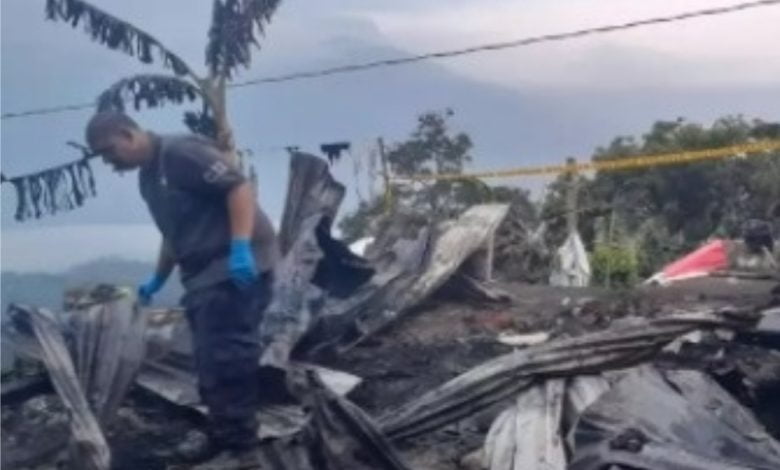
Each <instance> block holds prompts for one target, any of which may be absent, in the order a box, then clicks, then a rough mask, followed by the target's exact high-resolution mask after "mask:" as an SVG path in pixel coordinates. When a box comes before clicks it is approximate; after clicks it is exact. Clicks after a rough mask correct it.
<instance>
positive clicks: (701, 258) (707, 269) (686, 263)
mask: <svg viewBox="0 0 780 470" xmlns="http://www.w3.org/2000/svg"><path fill="white" fill-rule="evenodd" d="M728 265H729V260H728V253H727V249H726V242H725V241H724V240H713V241H711V242H709V243H707V244H706V245H703V246H701V247H699V248H698V249H697V250H696V251H693V252H691V253H689V254H687V255H685V256H683V257H682V258H680V259H678V260H677V261H675V262H673V263H671V264H668V265H666V267H664V270H663V275H664V277H665V278H666V279H667V280H671V279H673V278H677V277H689V276H695V275H697V274H699V275H704V274H709V273H711V272H713V271H717V270H719V269H724V268H727V267H728Z"/></svg>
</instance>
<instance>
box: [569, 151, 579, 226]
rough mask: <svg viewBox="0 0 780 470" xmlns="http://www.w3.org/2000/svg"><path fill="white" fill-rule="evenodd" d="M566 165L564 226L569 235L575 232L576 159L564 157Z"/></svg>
mask: <svg viewBox="0 0 780 470" xmlns="http://www.w3.org/2000/svg"><path fill="white" fill-rule="evenodd" d="M566 166H567V172H566V175H567V179H568V185H567V186H566V228H567V230H568V233H569V235H572V234H574V233H576V232H577V196H578V195H577V192H578V189H579V188H578V181H577V167H576V161H575V160H574V159H573V158H571V157H569V158H567V159H566Z"/></svg>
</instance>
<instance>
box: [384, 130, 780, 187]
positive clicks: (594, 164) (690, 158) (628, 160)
mask: <svg viewBox="0 0 780 470" xmlns="http://www.w3.org/2000/svg"><path fill="white" fill-rule="evenodd" d="M779 149H780V140H764V141H759V142H752V143H747V144H740V145H732V146H729V147H719V148H714V149H706V150H692V151H686V152H678V153H667V154H660V155H643V156H637V157H625V158H616V159H612V160H599V161H589V162H577V163H564V164H559V165H544V166H535V167H525V168H513V169H509V170H496V171H482V172H475V173H441V174H427V175H426V174H417V175H408V176H402V175H396V176H394V177H393V178H392V180H393V181H396V182H414V181H427V180H460V179H466V178H511V177H516V176H538V175H550V174H558V173H574V172H580V171H616V170H630V169H635V168H646V167H652V166H666V165H678V164H683V163H691V162H698V161H703V160H715V159H719V158H728V157H732V156H736V155H740V156H748V155H750V154H755V153H758V152H767V151H771V150H779Z"/></svg>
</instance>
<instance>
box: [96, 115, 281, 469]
mask: <svg viewBox="0 0 780 470" xmlns="http://www.w3.org/2000/svg"><path fill="white" fill-rule="evenodd" d="M86 136H87V142H88V143H89V146H90V147H91V148H92V150H93V151H95V152H97V153H99V154H101V155H102V156H103V159H104V160H105V161H106V162H107V163H109V164H111V165H112V166H113V167H114V168H115V169H117V170H119V171H124V170H131V169H136V168H138V169H140V172H139V185H140V191H141V196H142V197H143V199H144V201H146V204H147V206H148V208H149V211H150V213H151V215H152V218H153V219H154V222H155V224H156V225H157V227H158V228H159V230H160V232H161V233H162V238H163V242H162V246H161V248H160V255H159V260H158V263H157V269H156V272H155V273H154V274H153V275H152V277H151V278H150V279H149V280H148V281H146V282H145V283H143V284H142V285H141V286H140V287H139V289H138V293H139V299H140V301H141V302H147V303H148V302H150V301H151V298H152V296H153V295H154V294H155V293H156V292H157V291H158V290H160V289H161V288H162V286H163V284H164V283H165V280H166V279H167V278H168V276H169V275H170V273H171V271H172V270H173V268H174V266H178V267H179V270H180V275H181V280H182V284H183V285H184V287H185V290H186V295H185V297H184V300H183V303H184V306H185V308H186V312H187V319H188V321H189V325H190V328H191V331H192V338H193V349H194V356H195V364H196V368H197V372H198V380H199V390H200V394H201V399H202V400H203V402H204V403H205V404H206V405H207V407H208V410H209V417H210V427H209V433H208V439H200V440H198V439H195V440H194V442H193V441H192V440H191V442H190V445H183V446H180V447H181V448H180V457H182V458H184V459H186V460H191V461H200V460H205V459H208V458H210V457H213V456H215V455H216V454H217V453H219V452H221V451H222V450H229V451H232V452H233V453H237V454H239V455H244V456H246V455H251V454H253V449H254V447H255V446H256V445H257V437H256V436H257V426H258V423H257V422H256V418H255V411H256V410H255V408H256V404H257V402H256V400H257V396H258V392H259V390H258V382H257V375H256V371H257V361H258V358H259V354H260V351H259V342H258V334H257V328H258V326H259V322H260V319H261V316H262V313H263V310H264V309H265V308H266V307H267V305H268V303H269V302H270V300H271V288H272V277H273V267H274V264H275V263H276V260H277V257H278V248H277V242H276V236H275V234H274V231H273V227H272V226H271V224H270V222H269V220H268V218H267V216H266V215H265V214H264V213H263V212H262V211H261V210H260V208H259V207H258V205H257V202H256V200H255V195H254V191H253V188H252V187H251V184H250V183H249V182H248V181H247V179H246V178H245V177H244V176H243V175H242V173H241V172H240V171H239V169H238V168H237V167H236V166H235V165H233V164H232V163H230V162H228V161H227V160H226V159H225V158H224V157H223V155H222V154H221V152H220V151H219V149H218V148H217V147H216V145H215V143H214V142H213V141H211V140H209V139H206V138H204V137H200V136H197V135H182V136H159V135H156V134H154V133H152V132H148V131H145V130H143V129H141V128H140V127H138V125H137V124H136V123H135V122H134V121H133V120H132V119H131V118H129V117H128V116H126V115H125V114H122V113H118V112H101V113H98V114H96V115H95V116H93V117H92V119H91V120H90V121H89V124H88V125H87V131H86Z"/></svg>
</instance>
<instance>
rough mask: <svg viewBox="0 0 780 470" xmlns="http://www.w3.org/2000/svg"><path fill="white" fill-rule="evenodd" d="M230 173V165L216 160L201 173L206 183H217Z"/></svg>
mask: <svg viewBox="0 0 780 470" xmlns="http://www.w3.org/2000/svg"><path fill="white" fill-rule="evenodd" d="M229 173H230V167H229V166H228V165H227V163H225V162H223V161H221V160H217V161H215V162H214V163H212V164H211V165H209V167H208V168H207V169H206V171H205V173H203V179H204V180H205V181H206V182H207V183H217V182H219V181H220V180H222V179H223V178H225V177H226V176H228V174H229Z"/></svg>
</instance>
